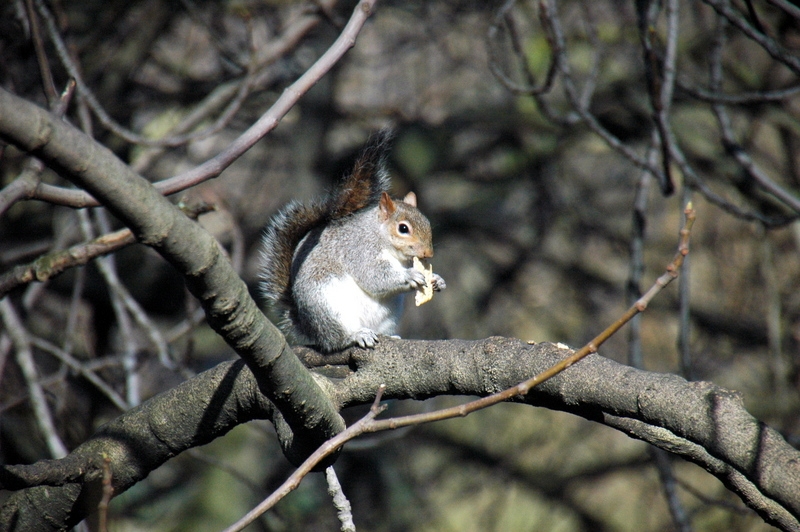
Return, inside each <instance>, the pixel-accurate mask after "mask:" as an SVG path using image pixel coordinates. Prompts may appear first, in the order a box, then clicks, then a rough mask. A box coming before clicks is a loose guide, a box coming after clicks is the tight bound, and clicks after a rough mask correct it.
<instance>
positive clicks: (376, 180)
mask: <svg viewBox="0 0 800 532" xmlns="http://www.w3.org/2000/svg"><path fill="white" fill-rule="evenodd" d="M393 137H394V132H393V130H392V129H391V128H389V127H386V128H383V129H381V130H380V131H379V132H378V133H376V134H375V135H373V136H372V137H371V138H370V140H369V142H368V143H367V145H366V147H365V148H364V149H363V150H362V151H361V153H360V155H359V156H358V159H357V160H356V163H355V165H354V166H353V171H352V172H351V173H350V174H348V175H347V176H346V177H345V178H344V179H343V180H342V182H341V183H340V184H339V186H337V187H336V188H335V189H334V190H333V191H332V192H331V193H330V194H328V195H327V196H326V197H325V198H323V199H322V200H317V201H313V202H309V203H307V204H303V203H299V202H296V201H293V202H291V203H289V204H288V205H287V206H286V207H284V208H283V209H281V211H280V212H278V214H276V215H275V216H274V217H273V218H272V220H271V221H270V223H269V224H268V225H267V227H266V229H265V230H264V236H263V239H262V242H263V244H262V247H261V257H260V258H261V264H260V268H259V278H260V280H261V283H260V288H261V293H262V294H263V295H264V297H265V298H266V299H267V303H268V304H269V306H270V307H272V310H273V311H275V312H276V314H277V315H276V316H274V317H276V318H279V320H280V321H279V323H278V325H279V326H280V327H281V328H282V329H283V330H284V331H286V330H287V328H288V327H289V326H290V324H291V320H290V319H289V315H290V313H291V312H292V306H293V304H294V303H293V299H292V285H291V283H292V278H291V272H292V260H293V258H294V253H295V250H296V249H297V246H298V245H299V244H300V242H301V241H302V240H303V238H304V237H305V236H306V235H307V234H308V233H309V232H311V231H313V230H314V229H316V228H318V227H325V226H327V225H328V224H330V222H332V221H333V220H337V219H340V218H344V217H347V216H349V215H351V214H354V213H356V212H358V211H360V210H361V209H364V208H367V207H372V206H375V205H377V204H378V202H379V201H380V197H381V194H382V193H383V192H388V191H389V188H390V186H391V183H390V180H389V171H388V169H387V167H386V166H387V165H386V159H387V156H388V153H389V144H390V143H391V140H392V138H393Z"/></svg>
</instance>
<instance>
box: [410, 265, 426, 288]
mask: <svg viewBox="0 0 800 532" xmlns="http://www.w3.org/2000/svg"><path fill="white" fill-rule="evenodd" d="M406 282H407V283H408V286H409V288H411V290H418V289H419V288H422V287H423V286H425V285H426V284H427V283H426V281H425V274H424V273H422V272H420V271H418V270H415V269H414V268H408V269H406Z"/></svg>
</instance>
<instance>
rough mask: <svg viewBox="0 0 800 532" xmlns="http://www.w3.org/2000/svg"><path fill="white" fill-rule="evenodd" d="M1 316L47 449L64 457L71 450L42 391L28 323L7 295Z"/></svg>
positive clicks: (2, 305) (3, 300)
mask: <svg viewBox="0 0 800 532" xmlns="http://www.w3.org/2000/svg"><path fill="white" fill-rule="evenodd" d="M0 318H2V320H3V324H4V325H5V327H6V331H8V335H9V336H10V337H11V340H12V342H14V349H16V352H17V364H18V365H19V368H20V370H21V371H22V375H23V377H24V378H25V384H26V385H27V387H28V394H29V397H30V401H31V406H32V407H33V411H34V413H35V419H36V422H37V424H38V425H39V430H41V432H42V436H43V437H44V439H45V441H46V442H47V448H48V449H49V450H50V454H51V455H52V456H53V458H63V457H64V456H66V455H67V454H68V453H69V451H68V450H67V447H66V446H65V445H64V442H63V441H61V438H60V437H59V435H58V431H56V426H55V422H54V421H53V414H52V412H51V411H50V406H49V405H48V404H47V398H46V397H45V395H44V390H42V386H41V384H40V383H39V375H38V372H37V371H36V364H35V363H34V361H33V352H32V351H31V344H30V341H29V339H28V335H27V331H26V330H25V326H24V325H23V324H22V320H20V318H19V316H18V315H17V311H16V310H15V309H14V307H13V305H12V304H11V301H10V300H9V299H8V298H7V297H5V298H3V299H0Z"/></svg>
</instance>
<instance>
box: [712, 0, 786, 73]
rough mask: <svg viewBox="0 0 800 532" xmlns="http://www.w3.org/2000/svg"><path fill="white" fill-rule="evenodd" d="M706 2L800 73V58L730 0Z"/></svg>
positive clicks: (776, 58)
mask: <svg viewBox="0 0 800 532" xmlns="http://www.w3.org/2000/svg"><path fill="white" fill-rule="evenodd" d="M703 2H704V3H706V4H708V5H710V6H711V7H712V8H714V11H716V12H717V13H719V14H720V15H722V16H723V17H725V19H726V20H728V22H730V23H731V24H733V25H734V26H736V27H737V28H739V29H740V30H741V31H742V33H744V34H745V35H747V36H748V37H749V38H750V39H752V40H753V41H754V42H756V43H758V44H759V45H760V46H761V47H762V48H763V49H764V50H765V51H766V52H767V53H768V54H769V55H771V56H772V57H773V59H775V60H776V61H778V62H780V63H781V64H783V65H784V66H786V67H787V68H789V69H790V70H791V71H792V72H794V73H795V74H796V75H800V59H798V58H797V57H795V56H794V55H792V54H791V53H790V52H788V51H787V50H786V49H785V48H784V47H783V46H781V45H780V44H778V43H777V42H775V40H774V39H772V38H770V37H768V36H767V35H765V34H764V33H762V32H760V31H758V29H756V28H755V27H753V25H752V24H751V23H750V22H748V20H747V19H746V18H745V17H744V16H743V15H742V14H741V13H739V12H738V11H737V10H735V9H733V8H732V7H731V5H730V2H729V1H728V0H703Z"/></svg>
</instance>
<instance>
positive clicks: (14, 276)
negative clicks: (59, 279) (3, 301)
mask: <svg viewBox="0 0 800 532" xmlns="http://www.w3.org/2000/svg"><path fill="white" fill-rule="evenodd" d="M183 209H184V211H185V212H186V214H187V215H188V216H190V217H192V218H196V217H197V216H199V215H200V214H203V213H204V212H208V211H210V210H212V209H213V206H212V205H209V204H206V203H198V204H196V205H190V206H185V207H183ZM134 243H136V237H134V236H133V233H131V230H130V229H120V230H119V231H114V232H111V233H106V234H105V235H102V236H99V237H97V238H95V239H92V240H90V241H88V242H83V243H81V244H76V245H74V246H72V247H71V248H69V249H66V250H64V251H57V252H53V253H48V254H47V255H43V256H41V257H39V258H37V259H36V260H35V261H33V262H31V263H28V264H22V265H19V266H16V267H14V268H13V269H11V270H9V271H8V272H6V273H4V274H3V275H0V297H2V296H4V295H5V294H7V293H8V292H10V291H11V290H13V289H14V288H16V287H18V286H21V285H23V284H28V283H31V282H33V281H39V282H44V281H47V280H48V279H50V278H52V277H55V276H56V275H58V274H60V273H63V272H64V271H66V270H68V269H70V268H74V267H76V266H82V265H84V264H87V263H88V262H89V261H91V260H92V259H95V258H97V257H100V256H102V255H107V254H109V253H113V252H115V251H118V250H120V249H122V248H124V247H126V246H129V245H131V244H134Z"/></svg>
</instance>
